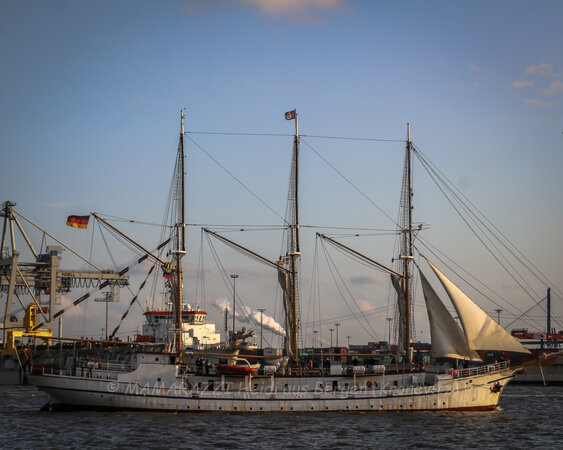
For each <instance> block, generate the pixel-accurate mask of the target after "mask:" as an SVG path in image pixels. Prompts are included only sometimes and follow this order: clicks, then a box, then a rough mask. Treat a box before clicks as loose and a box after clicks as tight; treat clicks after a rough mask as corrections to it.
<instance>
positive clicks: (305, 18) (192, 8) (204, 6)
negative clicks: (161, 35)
mask: <svg viewBox="0 0 563 450" xmlns="http://www.w3.org/2000/svg"><path fill="white" fill-rule="evenodd" d="M347 3H348V0H232V1H227V0H215V1H213V2H210V1H209V0H184V2H183V3H182V5H181V6H180V8H179V10H180V12H183V13H186V14H209V13H210V12H212V10H213V9H214V8H217V7H228V8H236V7H240V6H243V7H252V8H256V9H258V10H259V11H260V13H261V14H263V15H264V16H268V17H273V18H280V19H290V20H295V21H298V22H320V21H323V20H325V19H326V16H325V13H327V12H348V11H349V10H350V8H349V6H348V5H347Z"/></svg>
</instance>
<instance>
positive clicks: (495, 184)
mask: <svg viewBox="0 0 563 450" xmlns="http://www.w3.org/2000/svg"><path fill="white" fill-rule="evenodd" d="M561 17H563V4H562V3H561V2H559V1H495V2H488V1H472V2H459V1H425V2H417V1H400V2H396V1H385V2H384V1H376V2H371V1H351V0H350V1H346V0H326V1H323V0H316V1H313V0H311V1H296V0H295V1H291V0H271V1H267V0H233V1H209V2H203V1H187V0H186V1H180V0H177V1H163V2H154V1H144V0H136V1H125V0H124V1H119V2H114V1H96V2H94V1H64V0H58V1H10V0H4V1H3V2H1V3H0V58H1V61H2V70H1V71H0V89H1V90H2V91H1V98H2V102H1V104H0V124H1V125H0V131H1V132H0V151H1V157H2V158H1V161H2V165H1V167H2V170H1V175H0V194H1V195H0V200H1V201H5V200H11V201H15V202H17V209H18V210H19V211H20V212H21V213H23V214H24V215H26V216H27V217H29V218H31V219H33V220H35V221H36V222H38V223H40V224H42V225H43V226H45V228H46V229H47V230H49V231H50V232H52V233H53V234H55V235H57V236H59V237H61V238H62V239H63V240H65V241H68V242H69V243H70V244H72V245H74V246H76V248H77V249H78V250H79V251H82V252H87V251H89V250H88V249H89V242H90V235H87V236H86V234H84V233H83V234H80V232H78V231H77V230H71V229H67V228H66V227H65V226H64V221H65V218H66V216H67V215H69V214H86V213H88V212H89V211H99V212H102V213H105V214H111V215H115V216H120V217H127V218H135V219H139V220H146V221H149V222H157V221H159V220H160V218H161V216H162V211H163V207H164V206H163V202H164V200H165V197H166V194H167V192H168V186H169V182H170V176H171V172H172V165H173V161H174V156H175V155H174V152H175V149H176V145H177V134H178V128H179V113H178V110H179V109H180V108H182V107H186V108H187V114H188V119H187V122H186V127H187V129H188V130H191V131H220V132H256V133H282V134H283V133H288V134H289V133H291V132H292V131H293V129H292V123H289V122H286V121H285V120H284V119H283V113H284V112H285V111H287V110H290V109H294V108H297V109H298V112H299V116H300V129H301V132H302V133H303V134H309V135H331V136H335V135H336V136H353V137H374V138H384V139H399V140H400V139H404V138H405V133H406V122H410V123H411V127H412V137H413V141H414V143H415V145H416V146H417V147H418V148H420V149H421V150H422V151H423V152H424V153H425V154H426V155H427V156H428V157H429V158H430V159H431V160H432V161H434V162H435V163H436V164H437V165H438V166H439V167H440V168H441V169H442V170H443V171H444V172H446V173H447V174H448V176H449V177H450V178H451V180H452V181H453V182H454V183H456V184H457V185H458V186H459V187H460V188H461V189H462V190H463V192H464V193H465V194H466V195H468V196H469V197H470V198H471V199H472V200H473V201H474V202H475V203H476V204H477V205H478V206H479V207H480V208H481V209H482V210H483V211H485V212H486V214H487V216H488V217H489V218H490V219H491V220H492V221H493V222H494V223H495V224H496V225H497V226H499V227H500V228H501V229H502V230H503V231H504V232H505V233H506V234H507V236H508V237H510V239H511V240H513V241H514V242H515V243H517V244H518V246H519V247H520V248H521V249H522V250H523V251H524V252H525V253H526V254H527V255H528V256H529V257H530V258H531V260H532V261H534V262H535V263H536V264H537V265H538V266H539V267H540V268H541V269H542V270H543V271H544V272H545V273H546V275H548V276H549V278H550V279H552V280H555V282H559V280H560V279H561V266H560V263H559V255H560V254H561V251H562V250H563V248H562V247H563V244H562V241H561V237H560V230H561V228H562V226H563V217H562V214H563V213H562V212H561V203H562V202H561V193H562V192H563V181H562V180H563V177H561V170H562V169H563V155H562V147H563V146H562V143H563V134H562V131H563V120H562V118H563V113H562V104H563V95H562V94H563V57H562V55H563V52H562V51H561V50H562V44H563V31H562V28H561V23H560V22H561ZM192 138H193V139H194V140H195V141H196V142H197V143H198V144H199V145H201V146H202V147H203V148H205V150H206V151H208V152H209V153H210V154H212V155H213V156H214V157H215V158H216V159H217V160H219V161H221V163H222V164H223V165H224V166H225V167H227V168H228V169H229V170H230V171H231V172H232V173H233V174H235V175H236V176H237V177H238V178H239V179H240V180H241V181H242V182H244V183H245V184H246V185H247V186H248V187H249V188H251V189H252V190H254V191H256V192H260V195H261V196H262V198H263V199H264V201H266V203H268V205H270V206H271V207H272V208H273V209H274V210H276V211H278V212H279V213H280V214H282V215H283V212H284V208H285V199H286V193H285V191H286V188H287V183H288V181H287V179H288V169H289V157H290V148H291V138H283V137H282V138H272V137H269V138H242V137H237V138H233V137H220V136H207V135H195V134H194V135H192ZM307 142H308V143H309V144H310V145H311V146H313V147H314V148H315V150H317V151H318V152H320V153H322V154H323V156H324V157H326V158H327V159H328V160H329V161H331V163H333V164H334V165H335V166H337V167H338V168H339V170H341V171H342V173H344V174H346V176H347V177H349V178H350V179H353V180H354V183H355V184H356V185H357V186H358V188H359V189H361V190H362V191H363V192H365V193H366V194H369V196H370V198H372V199H373V200H374V201H375V202H376V203H377V204H378V205H380V206H381V208H383V209H384V210H385V211H386V212H387V213H388V214H389V215H391V216H392V217H396V214H397V205H398V197H399V192H400V182H401V178H400V177H401V173H402V172H401V171H402V158H403V149H404V145H403V144H401V143H398V144H397V143H384V144H383V143H378V144H377V145H376V144H366V143H358V142H348V141H346V142H342V141H324V140H319V139H313V138H309V139H308V140H307ZM190 144H192V143H191V142H188V154H189V156H188V192H189V194H190V201H189V204H188V213H189V214H188V215H189V219H188V220H189V221H190V222H192V223H222V224H225V223H244V224H249V223H262V224H270V223H276V224H279V218H278V217H276V216H275V215H274V214H272V213H271V211H270V210H268V209H267V208H265V207H264V206H263V205H261V204H260V203H259V202H257V201H256V199H255V198H253V197H252V196H250V195H249V194H248V193H247V191H246V190H244V189H242V188H241V187H240V185H238V184H237V183H236V182H234V181H233V179H232V178H230V177H229V176H228V175H226V174H225V173H224V172H223V171H222V170H221V169H220V168H218V167H217V166H216V165H215V164H213V163H212V162H211V161H210V160H209V159H208V158H207V157H206V156H205V155H204V154H203V153H202V152H201V151H199V150H198V149H197V148H196V147H195V146H193V144H192V147H190ZM302 165H303V168H302V175H303V182H302V221H303V223H305V224H315V225H318V224H321V225H332V226H355V227H365V228H370V227H372V228H377V227H387V228H389V227H392V223H390V221H388V220H387V219H386V218H385V216H383V215H382V214H381V213H380V212H379V211H377V210H376V209H375V208H373V207H372V206H371V205H370V204H369V203H368V202H366V201H365V199H364V198H363V197H361V196H359V195H358V194H357V192H356V191H355V190H354V189H352V188H351V187H350V186H349V185H348V184H347V183H346V182H344V181H343V180H342V178H340V177H338V176H337V175H335V174H334V172H332V171H331V170H330V169H329V168H328V167H327V166H326V165H323V163H322V162H321V161H320V160H319V158H318V157H317V156H316V155H315V154H314V153H313V152H312V151H310V150H309V149H307V148H304V149H303V155H302ZM415 181H416V182H417V183H418V184H417V185H416V189H417V190H416V191H415V205H416V207H415V220H417V221H420V222H429V223H431V224H432V228H431V229H430V230H429V231H427V232H425V233H426V234H425V237H426V238H427V239H429V240H431V241H432V242H435V243H436V245H438V246H440V248H444V249H449V248H452V249H453V251H454V252H457V254H458V255H459V258H457V259H459V260H460V262H462V263H463V264H465V265H467V266H468V267H469V269H470V270H471V271H473V272H475V273H476V275H478V276H480V277H482V278H484V279H485V280H486V281H488V282H491V283H492V284H494V285H496V288H497V289H499V290H503V289H505V290H506V296H507V298H509V299H510V302H511V303H513V304H515V305H518V307H519V308H521V309H527V308H528V307H530V306H531V304H532V303H531V299H530V298H529V297H527V296H526V295H523V294H521V293H519V292H518V291H516V290H510V283H511V280H510V279H509V278H508V277H507V276H506V274H505V273H503V272H502V271H498V270H496V269H495V267H494V266H495V265H494V263H492V264H491V263H487V264H485V263H484V262H483V261H482V258H484V257H486V256H487V255H486V252H483V251H482V250H480V249H478V245H477V244H476V243H475V241H474V240H472V237H471V235H470V233H468V232H467V231H466V230H464V229H463V228H462V227H461V225H462V224H461V223H460V222H459V220H458V219H456V217H455V214H453V215H452V213H451V211H450V210H448V205H447V203H446V202H445V201H444V200H441V199H440V197H439V195H440V194H439V192H437V191H436V189H435V188H433V186H432V184H431V182H430V181H428V179H427V178H426V179H425V176H424V174H423V171H422V169H421V168H420V166H419V167H418V168H415ZM134 233H137V235H136V236H137V237H138V238H139V239H140V240H144V241H149V242H151V243H153V242H154V243H156V240H157V239H158V235H157V234H155V232H154V229H153V230H150V229H149V230H148V231H138V230H137V231H134ZM311 233H313V232H311ZM85 236H86V237H85ZM242 239H243V240H246V241H247V242H246V243H248V244H249V245H250V243H251V242H252V239H247V238H246V237H244V238H242ZM280 239H281V236H279V235H272V236H268V237H265V236H262V235H260V236H259V237H258V238H256V241H257V242H256V244H255V245H256V246H257V247H258V248H259V249H260V250H261V251H264V252H265V253H268V254H269V256H270V257H272V258H275V257H276V256H277V254H278V252H279V248H280V245H281V244H280ZM304 239H305V242H306V244H305V249H304V258H303V259H304V261H303V266H304V270H303V271H304V278H305V280H304V282H303V289H304V292H303V297H304V298H303V307H302V311H306V310H307V309H311V308H310V307H309V306H308V304H307V301H308V300H307V295H308V294H307V292H308V290H309V285H308V284H307V283H310V269H309V267H310V265H311V264H312V263H311V258H310V257H308V259H307V257H306V256H305V251H308V252H309V254H312V253H313V250H314V239H313V238H304ZM307 239H308V240H307ZM199 240H200V235H199V231H198V230H196V229H193V230H192V231H191V234H190V244H191V248H192V249H193V252H192V254H191V255H189V257H188V258H187V259H186V264H187V265H189V264H192V265H196V264H197V260H198V256H197V254H198V253H197V252H198V251H199V250H198V248H199ZM349 243H350V244H351V245H352V244H354V243H355V242H354V241H350V242H349ZM392 245H393V243H392V242H391V244H380V243H379V241H376V240H375V241H371V240H369V239H368V238H362V240H361V241H359V242H357V246H358V247H360V248H363V249H365V250H366V251H371V252H372V255H373V256H374V257H377V258H379V259H381V260H382V261H384V262H386V261H387V262H389V261H390V259H391V258H392V257H393V256H394V255H393V252H392ZM227 257H228V256H227ZM124 258H125V257H124ZM454 259H455V258H454ZM68 261H69V262H70V261H72V260H71V259H70V258H69V259H68ZM248 264H249V263H248V262H244V261H242V260H236V259H232V261H231V262H230V265H228V267H229V269H230V270H231V271H238V272H241V273H247V275H246V278H247V280H248V284H247V287H246V290H247V292H244V291H245V285H244V282H243V279H242V278H243V277H241V280H240V281H241V283H240V284H241V287H240V289H241V292H242V295H245V297H246V298H248V302H249V304H250V306H251V307H253V308H258V307H261V306H263V300H262V297H263V296H266V297H267V296H273V294H269V292H270V291H271V290H272V289H275V276H274V277H273V278H271V279H270V278H264V274H263V272H262V271H261V270H262V269H260V270H258V269H254V268H252V266H249V265H248ZM64 265H65V264H64V260H63V266H64ZM497 269H498V268H497ZM357 270H359V269H356V268H354V267H353V266H348V267H346V268H344V269H343V271H344V273H346V275H347V276H348V277H350V278H352V277H354V276H359V274H358V273H357V272H356V271H357ZM243 271H246V272H243ZM480 272H481V273H480ZM497 273H498V276H497V275H496V274H497ZM493 274H494V275H493ZM363 279H364V280H365V279H367V278H363ZM272 280H273V281H272ZM368 284H369V283H368ZM376 284H377V283H376ZM380 284H382V283H380ZM272 286H274V287H272ZM365 287H366V286H364V288H365ZM368 287H369V288H371V289H372V291H370V290H369V289H366V290H365V291H362V292H358V294H357V295H358V298H359V299H360V300H359V301H361V302H367V303H366V304H370V305H374V306H385V305H386V304H387V302H388V300H387V295H388V294H387V287H385V288H383V287H382V286H368ZM544 287H545V286H543V285H542V284H541V283H538V284H537V285H535V286H534V289H535V291H536V292H537V293H538V295H539V293H542V292H544ZM376 288H377V289H380V291H381V295H382V296H383V297H384V300H381V299H377V298H376V297H377V296H376V295H374V292H376ZM327 289H328V291H330V289H329V288H328V287H327ZM208 291H209V292H208V294H209V295H210V297H213V298H218V297H221V296H226V297H228V296H229V292H228V289H226V287H225V286H222V285H220V284H216V285H214V286H212V287H211V288H209V289H208ZM377 292H379V291H377ZM332 294H333V295H332V296H331V295H327V296H326V299H325V300H323V306H322V307H321V308H320V309H319V311H321V310H322V311H323V313H322V315H323V317H325V318H327V317H336V316H338V314H340V313H343V314H346V313H347V310H346V309H345V308H344V307H343V306H342V304H341V303H339V301H338V300H337V299H336V296H335V295H334V289H333V290H332ZM542 295H543V294H542ZM207 301H208V302H209V303H211V302H212V299H208V300H207ZM268 301H269V300H268ZM419 301H420V304H421V305H422V303H423V301H422V297H420V298H419ZM264 302H266V301H265V300H264ZM313 303H314V302H313ZM112 306H115V310H113V311H112V312H113V313H114V315H115V317H119V316H120V315H121V310H120V309H119V308H121V307H123V305H112ZM206 306H207V309H208V310H209V311H210V313H213V308H211V307H210V305H209V304H207V305H206ZM482 306H483V307H484V308H485V309H486V310H488V311H492V310H493V309H494V306H493V305H491V304H487V303H486V301H485V303H482ZM265 307H266V308H268V309H269V311H270V312H271V313H272V315H274V309H275V308H276V307H275V306H274V305H273V304H272V305H266V306H265ZM317 307H318V305H317ZM509 308H510V305H507V306H506V309H507V310H508V309H509ZM94 309H95V307H90V308H89V310H90V313H89V314H95V313H94V312H93V311H94ZM98 309H99V308H98ZM313 309H314V308H313ZM277 311H278V313H279V306H278V307H277ZM138 312H139V311H137V313H138ZM96 314H97V312H96ZM310 314H312V313H310ZM318 314H321V312H319V313H318ZM417 314H419V312H418V311H417ZM102 316H103V314H102V312H101V311H100V314H99V316H97V315H94V316H93V317H94V319H93V321H92V323H94V322H96V326H93V328H92V331H90V332H89V333H90V334H93V333H95V332H96V331H95V330H98V329H99V326H98V325H97V322H98V321H99V320H101V317H102ZM419 316H420V317H419V322H420V328H421V330H422V331H423V333H424V329H425V326H426V325H425V317H424V314H423V311H422V310H421V311H420V314H419ZM214 318H216V319H217V320H218V319H219V316H218V315H215V316H214ZM137 320H138V316H137ZM373 320H374V323H375V328H376V329H378V330H380V331H379V332H378V334H379V335H380V337H382V336H383V335H384V327H385V317H384V315H383V316H381V317H379V316H378V317H374V318H373ZM68 327H69V328H68V329H70V330H71V331H72V330H73V328H72V324H69V325H68ZM134 327H135V325H134V323H133V322H131V324H130V328H134ZM342 330H343V331H342V333H343V334H342V335H346V334H351V335H353V338H352V342H354V341H358V342H363V341H366V340H367V339H368V336H366V335H365V334H363V333H362V331H358V330H357V326H356V325H355V324H354V322H353V321H347V322H345V323H344V325H343V328H342ZM74 331H76V330H74ZM322 334H324V336H325V338H326V336H327V335H328V332H327V331H326V330H324V331H323V332H322ZM423 337H426V338H428V331H426V334H425V335H424V334H423ZM370 339H371V338H370Z"/></svg>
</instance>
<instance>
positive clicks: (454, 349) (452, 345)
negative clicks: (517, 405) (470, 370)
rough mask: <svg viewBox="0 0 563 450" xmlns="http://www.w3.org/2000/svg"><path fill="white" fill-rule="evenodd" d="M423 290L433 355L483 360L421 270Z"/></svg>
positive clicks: (436, 356)
mask: <svg viewBox="0 0 563 450" xmlns="http://www.w3.org/2000/svg"><path fill="white" fill-rule="evenodd" d="M420 280H421V282H422V291H423V292H424V300H425V301H426V310H427V311H428V321H429V322H430V335H431V337H432V356H434V357H435V358H459V359H469V360H471V361H482V359H481V358H480V357H479V355H478V354H477V352H475V350H471V349H470V348H469V347H468V346H467V340H466V339H465V335H464V334H463V331H462V330H461V328H460V327H459V325H458V324H457V323H456V321H455V319H454V318H453V317H452V315H451V314H450V313H449V311H448V310H447V309H446V307H445V306H444V304H443V303H442V301H441V300H440V298H439V297H438V294H436V291H434V289H433V288H432V286H430V283H428V281H427V280H426V278H425V277H424V275H423V274H422V272H420Z"/></svg>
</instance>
